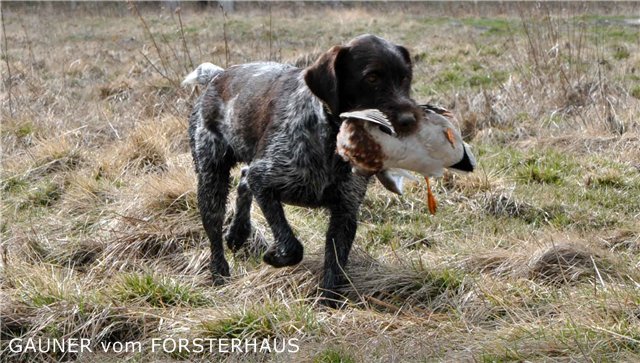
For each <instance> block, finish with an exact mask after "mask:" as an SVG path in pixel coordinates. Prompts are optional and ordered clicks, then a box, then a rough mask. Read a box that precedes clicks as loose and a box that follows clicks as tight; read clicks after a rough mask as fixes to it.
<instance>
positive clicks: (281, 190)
mask: <svg viewBox="0 0 640 363" xmlns="http://www.w3.org/2000/svg"><path fill="white" fill-rule="evenodd" d="M411 79H412V65H411V58H410V56H409V52H408V51H407V49H405V48H404V47H402V46H399V45H395V44H393V43H390V42H389V41H387V40H384V39H382V38H380V37H377V36H374V35H362V36H359V37H357V38H355V39H353V40H351V41H350V42H349V43H347V44H346V45H341V46H335V47H333V48H331V49H330V50H328V51H327V52H326V53H324V54H322V55H321V56H320V57H319V58H318V59H317V60H316V62H315V63H314V64H312V65H311V66H309V67H307V68H304V69H301V68H297V67H294V66H291V65H286V64H279V63H270V62H269V63H249V64H241V65H236V66H232V67H229V68H228V69H225V70H223V69H222V68H220V67H217V66H214V65H212V64H210V63H205V64H202V65H201V66H200V67H198V68H197V69H196V70H195V71H194V72H192V73H191V74H190V75H188V76H187V78H186V79H185V82H184V83H186V84H189V83H199V84H202V85H207V87H206V90H204V92H203V94H202V95H201V96H200V98H199V99H198V101H197V103H196V105H195V106H194V109H193V112H192V113H191V117H190V120H189V136H190V143H191V151H192V155H193V159H194V162H195V168H196V172H197V175H198V193H197V194H198V206H199V209H200V214H201V217H202V223H203V225H204V228H205V230H206V233H207V235H208V237H209V240H210V242H211V266H210V267H211V272H212V274H213V279H214V283H216V284H219V283H222V282H224V279H225V278H226V277H228V276H229V265H228V263H227V261H226V260H225V257H224V250H223V236H222V224H223V220H224V216H225V204H226V201H227V194H228V191H229V173H230V169H231V168H232V167H233V166H234V165H236V164H237V163H240V162H241V163H246V164H247V165H248V167H246V168H244V169H243V170H242V174H241V181H240V184H239V186H238V197H237V200H236V211H235V215H234V216H233V219H232V221H231V225H230V226H229V229H228V232H227V234H226V236H225V239H226V242H227V246H228V247H229V248H230V249H231V250H232V251H236V250H238V249H239V248H240V247H242V245H243V244H244V243H245V241H246V240H247V238H248V237H249V234H250V231H251V222H250V208H251V203H252V200H253V198H255V200H256V202H257V203H258V205H259V206H260V209H261V210H262V213H263V214H264V216H265V218H266V220H267V222H268V224H269V226H270V228H271V231H272V233H273V237H274V242H273V244H271V246H270V247H269V248H268V250H267V251H266V252H265V254H264V256H263V259H264V261H265V262H266V263H268V264H270V265H272V266H274V267H283V266H292V265H295V264H297V263H299V262H300V261H301V260H302V256H303V247H302V244H301V243H300V241H298V239H297V238H296V236H295V235H294V233H293V231H292V230H291V227H290V226H289V223H288V222H287V219H286V218H285V214H284V210H283V207H282V203H286V204H293V205H298V206H306V207H312V208H317V207H322V208H326V209H327V210H328V211H329V213H330V219H329V228H328V230H327V233H326V245H325V260H324V276H323V279H322V282H321V288H322V295H323V298H324V300H323V301H324V302H325V303H328V304H331V305H333V304H335V301H336V299H337V298H338V297H339V295H338V293H337V292H336V291H337V288H338V287H339V286H340V285H341V284H343V283H344V282H345V276H344V268H345V265H346V264H347V259H348V256H349V251H350V250H351V245H352V243H353V239H354V237H355V234H356V228H357V213H358V209H359V207H360V204H361V202H362V200H363V198H364V195H365V192H366V190H367V184H368V181H369V177H368V176H363V175H358V174H354V173H352V170H351V169H352V168H351V166H350V165H349V164H348V163H347V162H345V161H344V160H342V158H341V157H340V156H338V155H337V154H336V135H337V134H338V132H339V130H340V126H341V120H340V118H339V115H340V113H342V112H345V111H352V110H358V109H367V108H377V109H379V110H381V111H382V112H384V113H385V114H386V115H388V117H389V119H390V121H391V123H392V124H393V127H394V128H395V130H396V131H397V133H398V135H402V134H407V133H410V132H412V130H415V129H416V127H417V126H416V124H417V121H418V119H419V118H420V117H422V116H421V115H422V111H421V109H420V108H419V107H418V106H417V105H416V103H415V102H414V101H413V100H412V99H411V97H410V86H411Z"/></svg>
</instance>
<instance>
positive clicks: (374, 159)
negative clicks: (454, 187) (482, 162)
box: [336, 104, 476, 214]
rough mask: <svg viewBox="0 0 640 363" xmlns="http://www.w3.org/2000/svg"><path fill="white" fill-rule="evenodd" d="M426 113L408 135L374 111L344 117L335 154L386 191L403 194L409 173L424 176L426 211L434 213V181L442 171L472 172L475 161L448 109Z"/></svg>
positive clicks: (434, 108) (428, 108)
mask: <svg viewBox="0 0 640 363" xmlns="http://www.w3.org/2000/svg"><path fill="white" fill-rule="evenodd" d="M420 107H421V108H422V110H423V111H424V113H423V115H424V117H422V118H421V119H420V120H419V121H418V127H417V128H416V129H415V131H413V132H412V133H410V134H407V135H398V134H397V133H396V132H395V130H394V128H393V125H392V124H391V123H390V122H389V121H388V119H387V117H386V116H385V115H384V114H383V113H382V112H380V111H379V110H376V109H368V110H360V111H354V112H345V113H342V114H341V115H340V117H341V118H342V119H343V123H342V125H341V127H340V132H339V133H338V136H337V144H336V152H337V153H338V154H339V155H340V156H341V157H342V158H343V159H344V160H345V161H347V162H349V163H350V164H351V165H352V167H353V171H354V172H355V173H359V174H364V175H375V176H376V178H377V179H378V180H379V181H380V182H381V183H382V185H383V186H384V187H385V188H386V189H388V190H390V191H392V192H394V193H397V194H402V187H403V182H404V179H405V178H412V175H411V174H410V173H408V172H407V171H414V172H417V173H420V174H422V175H423V176H424V178H425V180H426V182H427V188H428V206H429V211H430V212H431V214H435V212H436V200H435V198H434V196H433V193H432V192H431V187H430V183H429V178H430V177H439V176H441V175H442V173H443V172H444V169H451V170H454V171H458V172H471V171H473V170H474V169H475V166H476V160H475V157H474V155H473V153H472V152H471V150H470V147H469V145H467V144H466V143H465V142H464V141H463V140H462V136H461V135H460V132H459V131H458V130H457V129H456V128H455V127H454V126H453V124H452V122H451V120H452V119H453V114H452V113H451V112H449V111H448V110H446V109H443V108H440V107H437V106H433V105H428V104H426V105H421V106H420Z"/></svg>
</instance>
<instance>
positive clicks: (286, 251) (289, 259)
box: [262, 241, 304, 267]
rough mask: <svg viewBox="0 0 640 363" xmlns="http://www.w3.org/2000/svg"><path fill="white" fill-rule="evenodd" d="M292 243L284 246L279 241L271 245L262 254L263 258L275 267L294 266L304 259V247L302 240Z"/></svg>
mask: <svg viewBox="0 0 640 363" xmlns="http://www.w3.org/2000/svg"><path fill="white" fill-rule="evenodd" d="M295 242H296V243H295V244H294V243H291V244H289V245H288V246H283V245H280V244H278V243H274V244H273V245H271V246H270V247H269V249H268V250H267V252H265V253H264V255H263V256H262V260H263V261H264V262H266V263H268V264H269V265H271V266H273V267H285V266H294V265H297V264H299V263H300V261H302V256H303V255H304V249H303V247H302V245H301V244H300V242H298V241H295Z"/></svg>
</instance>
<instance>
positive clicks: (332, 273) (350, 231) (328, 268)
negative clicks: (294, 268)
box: [320, 205, 358, 307]
mask: <svg viewBox="0 0 640 363" xmlns="http://www.w3.org/2000/svg"><path fill="white" fill-rule="evenodd" d="M330 213H331V216H330V218H329V229H328V231H327V241H326V244H325V252H324V276H323V279H322V284H321V285H320V288H321V289H322V299H323V300H322V303H324V304H326V305H329V306H332V307H336V306H338V305H339V304H340V302H341V301H344V299H343V298H342V297H341V296H340V294H338V292H337V288H338V287H339V286H340V285H343V284H345V283H347V278H346V275H345V269H346V266H347V261H348V259H349V252H350V251H351V246H352V245H353V239H354V238H355V236H356V229H357V227H358V222H357V208H355V209H354V208H345V206H344V205H338V206H335V207H332V208H330Z"/></svg>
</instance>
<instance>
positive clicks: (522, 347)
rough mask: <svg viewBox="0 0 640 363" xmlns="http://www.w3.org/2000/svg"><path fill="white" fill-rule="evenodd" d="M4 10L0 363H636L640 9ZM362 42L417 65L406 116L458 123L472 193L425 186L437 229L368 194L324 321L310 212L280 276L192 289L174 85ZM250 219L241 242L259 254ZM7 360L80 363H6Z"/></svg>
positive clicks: (318, 222)
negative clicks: (204, 68)
mask: <svg viewBox="0 0 640 363" xmlns="http://www.w3.org/2000/svg"><path fill="white" fill-rule="evenodd" d="M167 4H168V5H170V4H169V3H167ZM2 10H3V14H2V15H3V26H4V29H3V30H6V32H5V31H3V37H2V39H0V42H1V44H2V49H3V52H2V59H1V63H2V66H1V67H2V68H1V69H2V80H3V89H2V101H1V102H2V130H1V137H2V139H1V140H2V160H1V161H2V171H1V193H2V207H1V208H2V209H1V211H2V220H1V222H0V223H1V225H0V228H1V236H2V245H1V250H0V252H1V254H2V259H1V264H0V267H1V270H2V276H1V277H0V285H1V286H2V290H1V292H0V294H1V295H0V296H1V298H0V308H1V310H0V311H1V313H0V316H1V320H0V322H1V324H2V325H1V338H2V358H0V359H1V360H2V361H15V360H22V361H29V362H31V361H37V360H41V361H50V360H64V359H78V360H80V361H121V360H129V361H140V362H142V361H150V360H162V361H172V360H190V361H198V360H202V361H209V360H211V359H216V360H224V361H245V360H249V361H313V362H372V361H381V362H388V361H398V362H400V361H443V360H444V361H460V360H462V361H486V362H492V361H524V360H527V361H541V360H550V361H573V360H576V361H591V360H593V361H635V360H640V225H639V222H638V220H639V219H640V123H639V120H638V115H639V114H640V99H639V98H640V25H639V24H638V23H639V19H638V17H637V14H639V13H640V11H639V10H640V9H639V4H638V3H624V4H623V3H587V4H581V3H570V4H562V3H555V4H542V5H539V4H533V3H532V4H529V3H499V4H496V3H462V4H461V3H414V4H406V3H401V4H387V3H375V4H359V5H354V4H342V3H336V4H335V5H331V6H329V5H326V6H324V5H321V4H314V3H298V4H273V5H268V4H259V5H256V4H250V3H247V4H237V6H236V8H235V11H233V12H228V13H227V14H226V16H225V15H223V14H222V12H221V10H220V9H219V8H217V7H216V6H213V5H210V6H206V7H200V6H199V5H197V4H187V5H184V6H183V9H180V10H178V11H176V9H175V8H172V9H169V8H161V7H160V6H158V5H153V4H146V5H142V4H139V5H138V6H137V7H136V6H133V5H131V4H126V3H118V4H81V3H75V4H74V5H71V4H55V5H51V4H46V3H45V4H11V3H9V4H8V3H6V2H3V4H2ZM632 14H636V15H635V16H632ZM365 32H366V33H374V34H378V35H380V36H383V37H385V38H387V39H389V40H391V41H394V42H396V43H399V44H403V45H405V46H407V47H408V48H409V49H410V51H411V54H412V59H413V62H414V83H413V96H414V97H415V98H416V99H417V100H419V101H424V102H430V103H434V104H439V105H441V106H444V107H448V108H450V109H451V110H452V111H453V112H454V113H455V114H456V116H457V117H458V120H459V127H460V129H461V131H462V133H463V135H464V137H465V140H466V141H467V142H468V143H469V144H470V145H471V146H472V147H473V150H474V152H475V154H476V157H477V159H478V162H479V167H478V169H477V170H476V172H474V173H473V174H470V175H446V176H445V177H444V178H442V179H440V180H438V181H437V182H436V183H435V184H434V185H435V188H434V192H435V194H436V197H437V199H438V201H439V209H438V212H437V214H436V215H435V216H432V215H430V214H429V212H428V208H427V203H426V189H425V185H424V184H423V183H412V184H411V185H409V186H408V187H407V191H406V193H405V195H403V196H396V195H392V194H391V193H389V192H388V191H386V190H385V189H384V188H382V187H381V186H380V185H379V184H378V183H377V182H372V184H371V185H370V188H369V191H368V194H367V197H366V200H365V203H364V206H363V208H362V210H361V212H360V216H359V218H360V224H359V228H358V233H357V237H356V241H355V247H354V251H353V253H352V256H351V259H350V265H349V266H348V269H347V272H348V274H349V276H350V280H351V282H350V286H348V287H346V288H345V294H346V295H347V296H348V297H349V304H348V305H347V306H346V307H345V308H343V309H340V310H332V309H327V308H324V307H322V306H321V305H319V304H318V301H317V297H318V292H317V288H318V279H319V277H320V274H321V266H322V250H323V243H324V233H325V229H326V226H327V215H326V214H325V213H324V212H323V211H321V210H311V209H306V208H296V207H287V208H286V212H287V216H288V218H289V220H290V222H291V224H292V226H293V227H294V229H295V231H296V233H297V235H298V236H299V238H300V239H301V240H302V241H303V242H304V244H305V248H306V255H305V259H304V261H303V262H302V263H301V264H300V265H299V266H297V267H292V268H284V269H274V268H272V267H269V266H267V265H265V264H264V263H262V262H261V259H260V257H259V256H255V253H252V251H247V252H243V253H239V254H238V255H236V256H233V255H231V254H230V253H229V254H228V255H227V258H228V259H229V261H230V264H231V266H232V275H233V278H232V281H231V282H230V283H229V284H227V285H225V286H222V287H213V286H211V277H210V275H209V271H208V268H207V263H208V259H209V248H208V241H207V238H206V236H205V234H204V230H203V228H202V225H201V222H200V220H199V215H198V210H197V205H196V198H195V175H194V172H193V170H192V163H191V158H190V154H189V150H188V141H187V135H186V134H187V133H186V128H187V117H188V114H189V111H190V108H191V106H192V104H193V102H194V100H195V97H196V96H197V93H198V92H199V91H198V90H193V89H191V88H181V87H180V85H179V82H180V80H181V79H182V78H183V77H184V76H185V75H186V74H187V73H189V72H190V71H191V70H193V69H194V67H195V66H197V65H198V64H200V63H202V62H207V61H208V62H213V63H216V64H218V65H221V66H227V65H231V64H235V63H243V62H248V61H255V60H269V59H270V60H276V61H283V62H298V64H305V63H308V62H309V60H313V59H314V58H315V57H316V56H317V54H319V53H320V52H323V51H325V50H327V49H329V48H330V47H331V46H332V45H335V44H339V43H343V42H346V41H348V40H349V39H350V38H352V37H353V36H356V35H359V34H362V33H365ZM238 174H239V172H238V170H236V171H235V172H234V180H233V184H234V185H235V184H237V182H238ZM232 197H233V195H232ZM232 208H233V203H231V202H230V203H229V211H228V214H229V215H231V212H232ZM252 218H253V223H254V233H253V234H252V237H251V242H253V243H259V242H264V241H266V242H267V243H268V242H269V241H271V238H272V237H271V234H270V231H269V229H268V227H267V225H266V222H265V220H264V217H263V216H262V214H261V212H260V211H259V209H258V208H255V207H254V208H253V210H252ZM16 337H18V338H23V339H27V338H37V337H42V338H88V339H90V340H91V344H92V347H93V349H92V350H93V352H84V353H82V354H70V353H67V354H62V353H53V352H49V353H44V352H37V353H34V352H28V353H17V352H13V351H12V350H11V349H9V345H8V342H9V341H10V340H11V339H13V338H16ZM153 338H160V339H168V338H173V339H179V338H183V339H192V340H190V342H193V339H194V338H241V339H253V338H256V339H263V338H268V339H274V338H275V339H285V338H286V339H291V338H293V339H298V340H297V345H298V346H299V350H298V351H297V352H285V353H275V352H271V353H268V352H262V353H253V352H251V353H245V352H242V353H240V352H237V351H236V352H234V353H213V354H210V353H201V352H197V351H194V349H193V346H191V348H192V349H189V350H185V349H182V350H180V351H177V350H176V351H173V352H170V351H166V350H165V351H160V352H152V351H151V348H150V346H149V344H150V342H151V339H153ZM136 341H137V342H142V343H143V344H144V347H143V349H140V350H139V351H137V350H136V349H130V351H129V352H122V353H116V352H115V351H114V349H109V350H108V352H101V351H100V350H99V349H98V348H99V345H100V344H101V343H108V342H111V343H113V342H136ZM260 341H261V340H260ZM212 355H213V358H212Z"/></svg>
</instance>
